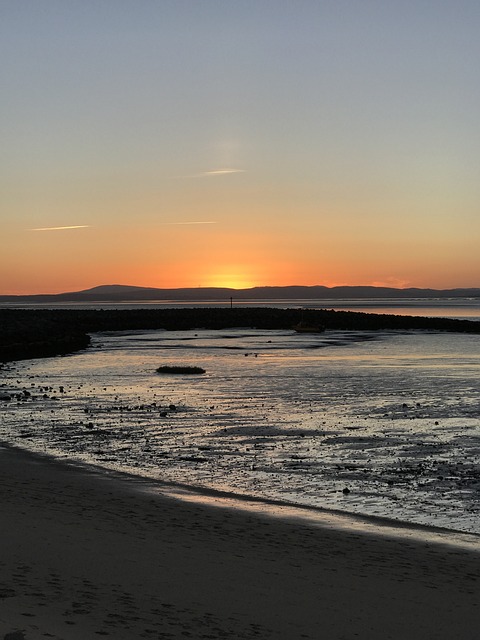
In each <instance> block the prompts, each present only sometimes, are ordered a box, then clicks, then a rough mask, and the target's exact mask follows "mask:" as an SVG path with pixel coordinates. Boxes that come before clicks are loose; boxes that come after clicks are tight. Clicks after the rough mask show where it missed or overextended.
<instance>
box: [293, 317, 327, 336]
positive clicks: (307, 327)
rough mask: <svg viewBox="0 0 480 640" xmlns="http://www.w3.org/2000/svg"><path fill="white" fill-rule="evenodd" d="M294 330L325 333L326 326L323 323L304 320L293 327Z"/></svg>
mask: <svg viewBox="0 0 480 640" xmlns="http://www.w3.org/2000/svg"><path fill="white" fill-rule="evenodd" d="M293 330H294V331H296V332H297V333H323V332H324V331H325V327H324V326H322V325H321V324H310V323H309V322H305V321H304V320H302V321H301V322H299V323H298V324H296V325H295V326H294V327H293Z"/></svg>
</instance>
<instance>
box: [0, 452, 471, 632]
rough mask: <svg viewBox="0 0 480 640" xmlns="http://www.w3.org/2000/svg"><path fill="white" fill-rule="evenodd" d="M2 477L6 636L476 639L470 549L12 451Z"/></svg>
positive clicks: (1, 600)
mask: <svg viewBox="0 0 480 640" xmlns="http://www.w3.org/2000/svg"><path fill="white" fill-rule="evenodd" d="M0 465H1V466H0V505H1V528H0V549H1V555H0V638H2V639H3V638H4V637H8V634H11V633H13V632H21V633H19V634H17V636H16V637H18V638H25V639H26V640H40V638H53V639H57V640H58V639H62V640H88V639H90V638H92V639H93V638H96V637H99V636H106V637H108V636H109V637H111V638H115V640H133V639H137V638H155V639H156V638H172V639H173V638H235V639H239V640H240V639H243V638H262V639H264V638H265V639H266V638H279V639H280V638H282V639H285V640H295V639H297V638H298V639H300V638H310V639H315V640H320V639H323V638H325V639H326V640H327V639H328V640H353V639H357V638H360V639H365V640H367V639H368V640H374V639H376V638H378V639H382V640H387V639H389V638H390V639H398V640H401V639H402V640H403V639H407V638H408V639H409V640H413V639H416V638H418V639H419V640H420V639H422V640H427V639H430V638H431V639H434V638H435V640H441V639H445V640H447V639H448V640H455V639H458V640H474V639H476V638H478V629H479V627H480V607H479V603H480V553H476V552H475V550H470V551H469V550H468V549H466V548H465V549H462V548H455V547H448V546H445V545H441V544H435V543H432V542H431V541H421V540H415V539H411V538H410V539H409V538H404V539H402V538H400V537H397V538H392V537H389V536H384V535H373V534H371V533H365V532H359V531H354V530H352V531H348V530H341V529H335V528H334V527H332V526H327V525H326V526H321V525H319V526H317V525H315V526H314V525H309V524H308V523H306V522H295V521H291V520H287V519H281V518H271V517H268V516H265V515H260V514H256V513H251V512H248V511H244V510H236V509H226V508H215V507H210V506H206V505H203V504H196V503H192V502H185V501H180V500H177V499H175V498H172V497H168V496H165V495H162V494H161V493H160V492H159V491H156V492H154V491H151V490H149V487H148V485H147V483H145V482H143V481H141V480H139V481H137V482H136V481H135V480H133V479H132V478H129V477H127V476H125V477H123V476H121V475H120V474H107V473H101V472H96V471H95V470H94V469H89V468H84V467H79V466H75V465H72V464H67V463H63V462H60V461H55V460H51V459H49V458H46V457H42V456H33V455H29V454H26V453H23V452H21V451H18V450H14V449H9V448H2V449H0ZM479 551H480V550H479ZM12 637H15V636H12Z"/></svg>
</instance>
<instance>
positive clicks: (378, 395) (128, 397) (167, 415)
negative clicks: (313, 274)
mask: <svg viewBox="0 0 480 640" xmlns="http://www.w3.org/2000/svg"><path fill="white" fill-rule="evenodd" d="M162 364H187V365H198V366H201V367H203V368H204V369H206V374H204V375H200V376H161V375H159V374H158V373H156V368H157V367H158V366H160V365H162ZM479 367H480V337H479V336H475V335H464V334H439V333H427V332H415V333H400V332H382V333H367V332H364V333H358V332H336V331H331V332H326V333H325V334H320V335H297V334H295V333H293V332H291V331H258V330H250V329H235V330H228V331H204V330H202V331H182V332H180V331H179V332H167V331H156V332H128V333H115V334H114V333H112V334H97V335H94V336H93V344H92V348H91V349H89V350H88V351H86V352H84V353H79V354H76V355H72V356H69V357H63V358H50V359H44V360H41V361H25V362H20V363H15V364H14V365H11V366H9V367H8V368H6V369H4V370H3V371H2V385H3V387H0V393H7V392H8V393H16V394H18V395H19V396H20V397H19V398H14V399H13V400H11V401H10V402H7V401H5V400H4V401H2V402H0V424H1V426H0V439H3V440H6V441H9V442H12V443H15V444H17V445H20V446H23V447H26V448H28V449H32V450H40V451H48V452H51V453H54V454H55V455H60V456H69V457H73V458H76V459H81V460H86V461H88V462H93V463H94V464H96V465H101V466H105V467H110V468H116V469H123V470H128V471H130V472H133V473H135V474H138V475H142V476H147V477H152V478H160V479H163V480H171V481H173V482H179V483H186V484H191V485H194V486H200V487H210V488H216V489H221V490H225V491H230V492H233V493H235V494H247V495H254V496H259V497H268V498H274V499H281V500H288V501H291V502H294V503H297V504H300V505H313V506H317V507H329V508H335V509H340V510H345V511H351V512H352V511H353V512H357V513H364V514H371V515H376V516H387V517H390V518H396V519H398V520H402V521H409V522H416V523H423V524H434V525H440V526H446V527H449V528H452V529H458V530H462V531H471V532H480V393H479V385H478V378H479V371H480V369H479Z"/></svg>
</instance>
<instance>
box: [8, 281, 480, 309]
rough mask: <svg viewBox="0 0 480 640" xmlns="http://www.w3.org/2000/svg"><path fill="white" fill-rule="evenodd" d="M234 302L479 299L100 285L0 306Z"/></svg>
mask: <svg viewBox="0 0 480 640" xmlns="http://www.w3.org/2000/svg"><path fill="white" fill-rule="evenodd" d="M230 298H233V299H234V300H297V299H300V300H302V299H303V300H322V299H365V298H379V299H382V298H383V299H385V298H397V299H402V298H417V299H434V298H480V288H478V289H477V288H472V289H418V288H409V289H395V288H393V287H371V286H365V287H324V286H320V285H318V286H311V287H304V286H289V287H253V288H250V289H229V288H222V287H198V288H183V289H156V288H152V287H135V286H128V285H120V284H113V285H101V286H98V287H93V288H92V289H86V290H84V291H72V292H68V293H59V294H42V295H27V296H12V295H3V296H2V295H0V302H4V303H5V302H9V303H32V304H34V303H36V302H37V303H48V302H52V303H53V302H139V301H143V300H145V301H146V300H149V301H155V300H158V301H165V300H172V301H176V302H178V301H199V302H202V301H203V302H205V301H221V300H225V301H226V302H228V301H230Z"/></svg>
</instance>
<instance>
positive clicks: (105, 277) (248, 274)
mask: <svg viewBox="0 0 480 640" xmlns="http://www.w3.org/2000/svg"><path fill="white" fill-rule="evenodd" d="M479 33H480V3H478V1H477V0H402V2H397V1H394V0H288V1H287V0H69V1H68V2H65V0H42V1H41V2H40V1H39V0H0V86H1V88H2V99H1V101H0V142H1V153H0V182H1V184H0V223H1V227H0V229H1V233H0V293H1V294H29V293H58V292H61V291H74V290H81V289H87V288H89V287H93V286H96V285H101V284H129V285H138V286H149V287H161V288H175V287H198V286H230V287H234V288H243V287H250V286H265V285H269V286H275V285H293V284H298V285H316V284H319V285H327V286H335V285H381V286H393V287H401V288H403V287H410V286H413V287H433V288H438V289H446V288H453V287H480V257H479V256H480V251H479V245H480V215H479V213H480V211H479V204H480V179H479V177H480V126H479V119H480V65H479V60H480V38H479V37H478V34H479Z"/></svg>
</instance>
